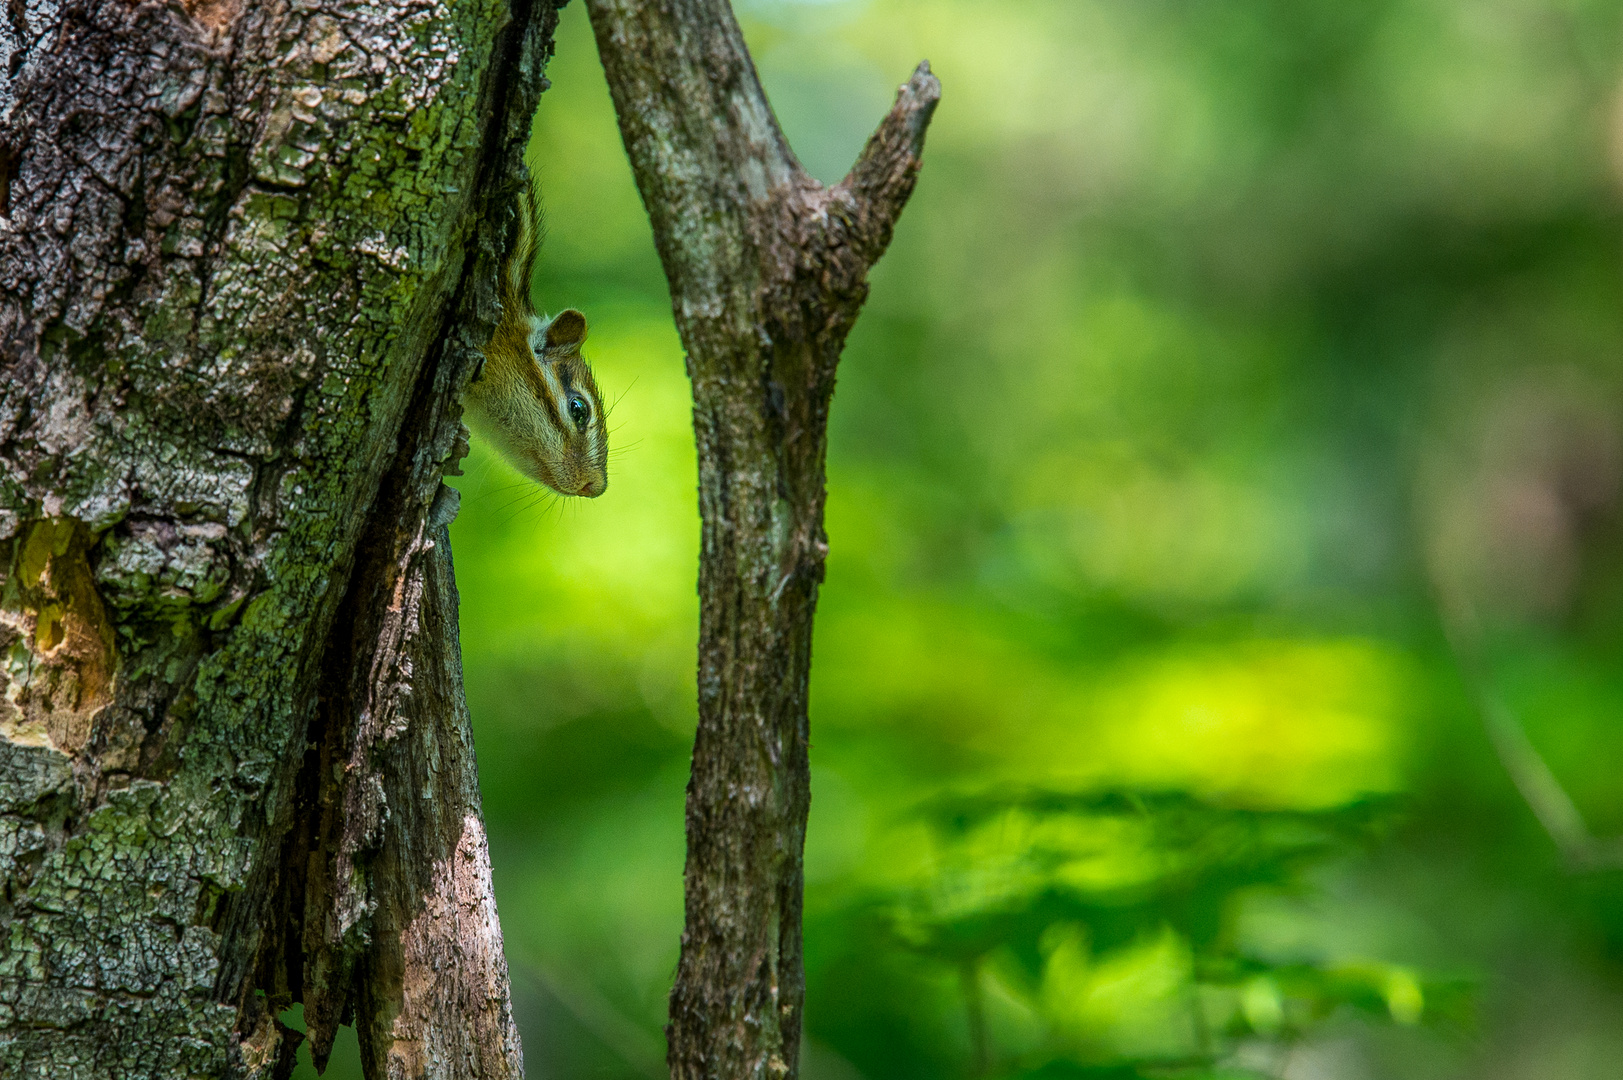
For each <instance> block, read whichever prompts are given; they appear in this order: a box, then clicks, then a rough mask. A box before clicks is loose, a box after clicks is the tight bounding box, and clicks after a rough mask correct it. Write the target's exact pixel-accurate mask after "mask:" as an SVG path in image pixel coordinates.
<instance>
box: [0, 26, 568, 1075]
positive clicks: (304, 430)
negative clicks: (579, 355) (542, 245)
mask: <svg viewBox="0 0 1623 1080" xmlns="http://www.w3.org/2000/svg"><path fill="white" fill-rule="evenodd" d="M554 8H555V3H554V0H324V2H321V3H315V2H309V0H265V2H263V3H260V4H254V5H248V4H243V3H242V2H241V0H170V2H164V3H158V2H152V0H111V2H105V3H97V2H92V0H18V2H16V3H12V4H10V5H9V8H8V11H7V13H6V16H5V18H4V20H3V22H0V56H3V57H4V59H5V60H6V67H5V69H4V71H3V72H0V365H3V370H0V657H3V659H4V667H3V669H0V688H3V690H4V694H3V696H0V1076H5V1077H42V1078H43V1077H49V1078H51V1080H68V1078H81V1077H83V1078H103V1077H106V1078H112V1077H117V1078H120V1080H128V1078H148V1077H150V1078H165V1080H168V1078H180V1077H227V1076H232V1077H253V1078H260V1077H263V1078H267V1080H269V1078H273V1077H285V1076H287V1075H288V1074H289V1073H290V1072H291V1070H292V1067H293V1061H294V1057H293V1055H294V1052H295V1049H296V1047H297V1044H298V1041H299V1036H298V1035H297V1034H296V1033H294V1032H291V1031H289V1030H288V1029H287V1028H286V1027H284V1026H283V1025H282V1023H281V1022H280V1020H278V1018H277V1017H278V1014H279V1013H280V1012H281V1011H282V1010H284V1009H286V1008H287V1007H288V1006H290V1005H291V1004H292V1003H294V1002H302V1003H303V1005H304V1011H305V1017H306V1022H307V1025H308V1038H309V1039H310V1041H311V1043H312V1050H313V1052H314V1055H315V1058H316V1061H317V1062H318V1063H324V1062H325V1059H326V1055H327V1053H328V1051H329V1050H330V1048H331V1045H332V1038H333V1034H334V1030H335V1027H336V1026H337V1025H338V1024H339V1023H340V1022H353V1023H354V1024H355V1026H356V1028H357V1030H358V1033H359V1035H360V1041H361V1047H362V1055H363V1060H364V1064H365V1067H366V1070H367V1075H368V1076H369V1077H374V1078H382V1077H389V1078H415V1077H433V1078H462V1077H470V1078H471V1077H486V1078H507V1077H517V1076H519V1075H521V1066H520V1057H519V1047H518V1042H517V1035H516V1032H515V1030H514V1028H513V1023H512V1017H511V1009H510V1005H509V1001H508V988H507V971H506V967H505V962H504V960H503V957H502V952H501V937H500V930H499V927H498V924H497V921H496V909H495V903H494V899H493V896H492V894H491V889H490V869H489V860H488V854H487V851H486V847H485V839H484V833H483V827H482V824H481V817H480V808H479V798H478V790H477V786H476V778H475V773H474V758H473V747H472V743H471V739H470V736H469V729H468V722H467V713H466V709H465V707H464V704H463V696H462V686H461V681H460V680H461V665H460V656H459V653H458V651H457V634H456V592H455V585H454V580H453V577H452V570H451V560H450V548H449V544H448V541H447V533H446V526H447V524H448V522H449V521H450V519H451V517H452V516H453V515H454V513H455V498H454V492H451V491H450V490H449V489H446V488H444V487H442V485H441V484H440V476H441V475H442V473H443V471H444V470H445V468H446V467H447V464H448V463H450V462H451V461H452V460H453V458H454V457H455V456H456V454H457V452H458V451H457V450H456V446H457V442H456V432H457V426H458V418H459V413H460V407H459V405H458V398H459V394H460V391H461V389H462V387H463V386H464V385H466V383H467V381H468V379H469V378H470V377H471V376H472V374H473V373H474V371H475V369H476V367H477V364H478V362H479V353H478V348H479V346H481V345H482V344H483V343H484V341H485V340H487V339H488V336H489V331H490V327H491V326H492V324H493V322H494V317H495V315H496V299H495V288H494V286H495V281H496V265H497V262H498V254H499V252H500V251H501V250H502V248H503V246H504V244H505V243H506V241H507V238H508V237H509V236H510V235H511V233H512V230H513V215H512V210H511V208H512V205H513V201H514V195H515V193H516V190H517V187H518V185H519V184H520V183H521V182H522V176H523V167H522V153H523V147H524V144H525V141H526V138H527V136H528V133H529V118H530V116H531V114H532V112H533V110H534V107H535V104H536V98H537V96H538V95H539V93H540V92H541V90H542V89H543V87H544V85H545V79H544V78H543V69H544V66H545V62H546V59H547V57H548V56H549V55H550V53H551V49H552V30H553V27H554V25H555V23H556V11H555V10H554Z"/></svg>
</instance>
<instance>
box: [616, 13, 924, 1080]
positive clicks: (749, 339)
mask: <svg viewBox="0 0 1623 1080" xmlns="http://www.w3.org/2000/svg"><path fill="white" fill-rule="evenodd" d="M587 8H588V10H589V11H590V13H591V17H592V26H593V29H594V31H595V32H596V35H597V43H598V51H599V54H600V55H601V57H602V60H603V70H604V72H605V73H606V74H607V75H608V80H609V88H610V91H611V93H612V94H613V96H614V104H615V111H616V112H617V114H618V115H619V120H620V131H621V134H622V136H623V137H624V139H625V144H626V152H627V155H628V156H629V157H630V159H631V165H632V170H633V172H634V173H635V174H636V178H637V187H638V189H639V190H640V191H641V192H642V198H643V204H644V205H645V206H646V207H647V209H648V215H649V218H650V219H651V221H652V223H653V227H654V239H655V243H656V245H657V246H658V248H659V253H660V258H661V260H662V261H663V263H664V266H665V274H666V277H667V278H668V279H669V281H670V286H671V306H672V309H673V312H674V315H675V318H676V325H677V329H678V330H679V331H680V332H681V335H682V344H683V346H684V347H685V349H686V350H687V360H688V373H689V375H690V376H691V378H692V381H693V397H694V409H693V418H694V421H693V422H694V430H695V434H696V435H697V441H698V449H699V509H700V514H701V516H702V518H703V522H704V535H703V541H702V544H701V552H702V555H701V561H700V569H699V595H700V627H699V680H698V681H699V728H698V732H697V735H696V737H695V740H694V750H693V779H692V782H691V783H690V784H689V786H688V805H687V830H688V859H687V869H686V874H685V885H686V906H687V922H686V926H685V928H684V930H683V934H682V957H681V961H680V964H679V966H678V969H677V977H676V985H675V987H674V988H673V989H672V991H671V1006H670V1017H671V1020H670V1026H669V1028H667V1036H668V1040H669V1047H670V1050H669V1062H670V1068H671V1074H672V1076H673V1077H677V1078H689V1077H691V1078H694V1080H697V1078H700V1077H703V1078H705V1080H710V1078H728V1080H732V1078H738V1080H743V1078H746V1077H749V1078H757V1077H763V1076H764V1077H770V1078H773V1080H783V1078H788V1080H793V1077H794V1075H795V1074H796V1071H797V1068H798V1063H799V1056H800V1010H801V1002H802V998H803V996H804V993H805V986H804V982H805V980H804V974H803V972H802V968H801V952H800V922H801V919H800V911H801V895H802V872H801V858H802V851H803V848H804V841H805V831H806V811H807V807H808V804H809V800H810V770H809V767H808V764H807V743H808V730H807V715H806V688H807V680H808V677H809V673H810V669H811V638H812V616H813V613H814V611H815V608H816V603H817V588H818V585H819V583H820V582H821V581H822V579H823V560H824V558H825V557H826V556H827V554H828V543H827V538H826V537H825V535H824V533H823V461H824V456H825V450H826V447H827V441H828V409H829V403H830V399H831V397H832V395H833V392H834V372H835V368H836V366H837V365H838V362H839V356H840V350H841V349H842V348H843V346H844V344H845V338H846V335H847V334H848V333H849V332H850V329H851V326H852V324H853V323H854V322H855V321H856V317H857V312H858V311H859V310H860V309H861V307H862V303H863V301H864V300H865V299H866V298H867V284H866V278H867V274H868V270H869V268H870V267H871V266H872V265H873V263H874V261H875V260H876V259H878V258H879V256H880V255H881V254H883V252H884V250H885V247H886V245H887V244H888V243H889V242H890V237H891V232H892V230H893V228H894V226H895V223H896V219H897V217H898V215H899V214H900V213H901V210H902V207H903V205H904V204H905V203H906V202H907V199H908V196H909V195H910V194H911V192H912V190H913V184H914V180H915V178H916V176H917V174H918V169H919V152H920V149H921V147H922V145H923V139H924V130H925V127H926V126H927V125H928V123H929V120H930V116H931V113H932V112H933V110H934V108H935V103H936V101H937V100H938V99H939V97H940V93H941V88H940V85H939V84H938V83H937V82H936V79H935V77H934V76H933V75H931V74H930V69H929V66H928V65H927V64H921V65H920V66H919V69H918V71H916V72H915V73H914V75H913V78H912V80H911V81H909V82H908V84H907V85H906V86H905V87H903V89H902V92H901V93H900V94H899V95H898V97H897V101H896V106H895V107H894V108H893V109H892V110H891V112H890V114H889V115H888V116H887V117H886V118H885V120H884V122H883V123H881V124H880V126H879V130H878V131H876V132H875V133H874V135H873V137H872V138H871V139H869V141H868V145H867V148H866V149H865V150H864V151H863V153H862V157H861V159H860V160H859V161H858V162H857V165H856V167H855V168H853V169H852V170H851V175H850V176H848V177H847V178H846V180H845V181H844V182H842V183H841V184H838V185H836V186H835V187H834V188H832V189H825V188H824V187H823V186H822V185H820V184H818V183H817V181H815V180H813V179H812V178H811V177H810V176H808V175H807V174H806V172H805V170H804V169H802V168H801V167H800V164H799V162H798V161H796V160H795V157H794V155H793V153H791V152H790V150H789V148H788V144H787V143H786V142H785V141H784V139H783V135H782V133H781V131H780V130H779V128H778V124H777V120H776V119H775V118H774V117H773V115H772V110H771V108H770V107H769V106H768V105H767V101H766V95H765V94H764V93H763V92H762V90H761V86H760V82H759V80H758V79H757V78H756V74H755V68H754V65H753V64H752V63H751V61H750V58H749V53H748V51H747V50H746V49H745V47H744V41H743V35H742V34H741V33H740V31H739V28H738V24H737V22H736V21H735V20H734V19H733V14H732V8H731V6H730V5H729V4H728V3H727V0H661V2H659V3H646V2H642V0H587Z"/></svg>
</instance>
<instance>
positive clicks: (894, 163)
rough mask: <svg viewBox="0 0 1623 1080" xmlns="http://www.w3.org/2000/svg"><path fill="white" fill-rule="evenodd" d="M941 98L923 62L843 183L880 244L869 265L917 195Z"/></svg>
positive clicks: (937, 84)
mask: <svg viewBox="0 0 1623 1080" xmlns="http://www.w3.org/2000/svg"><path fill="white" fill-rule="evenodd" d="M940 100H941V82H940V80H938V79H937V78H936V77H935V76H934V75H932V74H931V73H930V62H929V61H928V60H923V61H920V62H919V66H918V67H917V68H916V69H915V70H914V72H913V77H912V78H911V79H909V80H907V82H906V83H904V84H903V85H902V87H901V89H900V90H898V91H897V92H896V104H895V105H892V106H891V109H890V112H889V114H887V115H886V116H885V119H884V120H883V121H882V122H881V123H880V125H879V127H878V129H877V130H875V131H874V133H873V134H872V135H870V136H868V143H867V145H866V146H864V147H863V148H862V154H861V156H860V157H858V158H857V163H856V164H855V165H853V166H851V171H850V172H849V173H847V174H846V176H845V179H844V180H841V181H840V183H839V185H838V187H837V188H836V189H835V191H836V193H840V192H849V193H850V194H851V195H852V196H853V197H855V199H856V200H857V202H858V205H859V206H861V208H862V209H863V211H864V212H865V214H866V216H867V218H868V225H869V230H870V234H871V235H873V236H874V239H875V240H876V242H877V246H876V248H875V250H873V252H872V254H871V255H870V256H869V259H870V261H872V260H874V259H877V258H878V257H879V256H880V255H881V254H883V252H884V250H885V247H886V246H888V245H889V243H890V234H891V230H892V229H893V228H894V227H895V224H896V219H897V218H898V217H900V216H901V213H902V207H904V206H905V205H907V199H908V196H910V195H912V194H913V184H914V182H915V181H916V180H917V179H918V174H919V167H920V165H921V164H922V162H921V161H920V155H921V154H922V153H923V152H924V133H925V131H926V130H927V129H928V128H929V126H930V120H931V118H932V117H933V116H934V115H935V107H936V103H937V102H939V101H940Z"/></svg>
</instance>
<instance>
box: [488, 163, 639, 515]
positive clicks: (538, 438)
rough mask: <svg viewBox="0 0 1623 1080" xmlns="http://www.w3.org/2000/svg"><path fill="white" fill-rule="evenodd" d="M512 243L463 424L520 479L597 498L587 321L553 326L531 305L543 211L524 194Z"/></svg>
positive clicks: (571, 313) (599, 440)
mask: <svg viewBox="0 0 1623 1080" xmlns="http://www.w3.org/2000/svg"><path fill="white" fill-rule="evenodd" d="M524 195H525V198H524V200H523V206H522V207H521V214H520V222H519V225H520V228H519V237H518V241H517V243H516V244H515V245H514V250H513V253H512V255H511V256H509V258H508V261H507V264H506V265H505V266H504V268H503V270H504V272H503V274H502V282H501V298H502V316H501V319H500V321H499V322H498V323H497V324H496V331H495V333H494V334H492V335H491V339H490V344H489V345H488V346H487V347H486V348H485V367H484V371H483V373H482V374H481V376H480V378H479V379H478V380H477V381H476V382H474V383H473V385H471V386H470V387H468V393H467V398H466V403H467V406H468V418H469V420H470V421H471V422H472V424H473V427H474V430H475V431H477V432H479V434H481V435H483V436H485V437H486V438H488V439H490V440H491V442H493V443H494V444H495V445H496V448H497V449H498V450H500V451H501V453H502V456H503V457H505V458H506V459H507V461H508V462H509V464H511V465H512V466H513V467H514V468H516V469H518V471H519V472H521V473H523V474H524V475H525V476H528V477H529V478H530V479H532V480H534V481H536V482H537V483H540V484H545V485H546V486H547V487H549V488H551V489H552V490H553V491H556V492H558V493H559V494H560V495H584V496H586V497H587V498H596V497H597V496H599V495H601V494H603V490H604V489H605V488H607V487H608V486H609V472H608V454H609V439H608V432H607V430H606V429H605V427H604V424H603V420H604V418H603V399H602V397H601V396H600V395H599V394H598V391H597V382H596V380H594V379H593V378H592V369H591V368H589V367H587V365H586V361H585V360H584V359H582V357H581V353H580V347H581V343H582V342H584V341H585V340H586V317H585V316H584V315H582V314H581V313H580V312H578V311H575V310H574V309H572V308H571V309H569V310H567V311H561V312H559V313H558V314H557V315H555V316H553V317H552V318H550V319H547V318H542V317H541V316H539V315H537V314H536V313H535V310H534V308H533V307H532V305H531V301H530V271H531V268H532V267H533V266H534V263H535V252H536V247H537V245H538V244H539V242H540V231H541V230H540V211H539V209H538V202H537V200H536V198H535V193H534V192H533V190H528V189H527V190H526V191H525V192H524Z"/></svg>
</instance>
